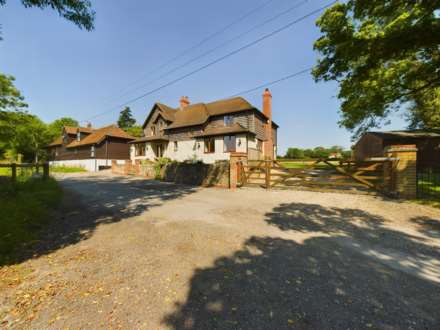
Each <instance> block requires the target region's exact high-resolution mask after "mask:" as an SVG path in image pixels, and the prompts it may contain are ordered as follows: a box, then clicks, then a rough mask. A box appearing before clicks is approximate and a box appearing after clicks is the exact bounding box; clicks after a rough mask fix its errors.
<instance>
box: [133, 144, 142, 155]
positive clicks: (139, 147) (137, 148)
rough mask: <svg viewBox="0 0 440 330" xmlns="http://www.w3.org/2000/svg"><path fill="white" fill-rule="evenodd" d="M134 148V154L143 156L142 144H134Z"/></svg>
mask: <svg viewBox="0 0 440 330" xmlns="http://www.w3.org/2000/svg"><path fill="white" fill-rule="evenodd" d="M134 148H135V149H134V150H135V155H136V156H145V146H144V145H143V144H135V146H134Z"/></svg>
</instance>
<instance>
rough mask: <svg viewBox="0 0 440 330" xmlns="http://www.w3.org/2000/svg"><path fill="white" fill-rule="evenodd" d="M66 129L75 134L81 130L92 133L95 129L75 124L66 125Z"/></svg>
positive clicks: (81, 131) (68, 132)
mask: <svg viewBox="0 0 440 330" xmlns="http://www.w3.org/2000/svg"><path fill="white" fill-rule="evenodd" d="M64 131H65V132H66V133H67V134H75V135H76V133H77V132H78V131H79V132H80V133H92V132H93V131H94V129H93V128H91V127H74V126H64Z"/></svg>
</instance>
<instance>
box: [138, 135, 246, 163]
mask: <svg viewBox="0 0 440 330" xmlns="http://www.w3.org/2000/svg"><path fill="white" fill-rule="evenodd" d="M223 144H224V143H223V136H218V137H215V152H214V153H205V144H204V140H203V139H191V140H184V141H177V151H175V150H174V142H173V141H170V142H168V145H167V147H166V148H165V150H164V157H167V158H170V159H172V160H176V161H178V162H183V161H186V160H193V159H195V160H200V161H203V162H204V163H206V164H212V163H214V162H215V161H217V160H228V159H229V152H224V151H223V150H224V145H223ZM145 145H146V151H145V156H135V148H134V146H132V147H131V149H130V155H131V160H132V162H134V161H135V160H138V159H139V160H144V159H147V160H155V158H156V157H155V154H154V152H153V149H152V147H151V143H150V142H147V143H146V144H145ZM236 152H244V153H246V152H247V136H246V134H242V135H237V136H236Z"/></svg>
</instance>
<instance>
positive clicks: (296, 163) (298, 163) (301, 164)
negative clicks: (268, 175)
mask: <svg viewBox="0 0 440 330" xmlns="http://www.w3.org/2000/svg"><path fill="white" fill-rule="evenodd" d="M278 161H279V162H280V163H281V164H282V165H283V166H284V167H287V168H296V169H302V168H306V167H308V166H310V165H312V164H313V163H315V162H316V161H315V160H293V161H290V160H289V161H283V160H282V159H279V160H278ZM335 164H337V163H335ZM314 168H316V169H322V170H326V169H330V168H331V167H330V165H328V164H325V163H322V162H321V163H319V164H318V165H316V166H314Z"/></svg>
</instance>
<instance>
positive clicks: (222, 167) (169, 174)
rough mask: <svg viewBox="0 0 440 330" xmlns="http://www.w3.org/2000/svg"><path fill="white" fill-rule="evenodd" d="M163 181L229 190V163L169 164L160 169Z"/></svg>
mask: <svg viewBox="0 0 440 330" xmlns="http://www.w3.org/2000/svg"><path fill="white" fill-rule="evenodd" d="M162 177H163V180H164V181H168V182H176V183H183V184H189V185H194V186H204V187H222V188H229V162H228V161H222V162H216V163H215V164H204V163H194V164H191V163H171V164H168V165H166V166H165V167H164V168H163V169H162Z"/></svg>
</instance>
